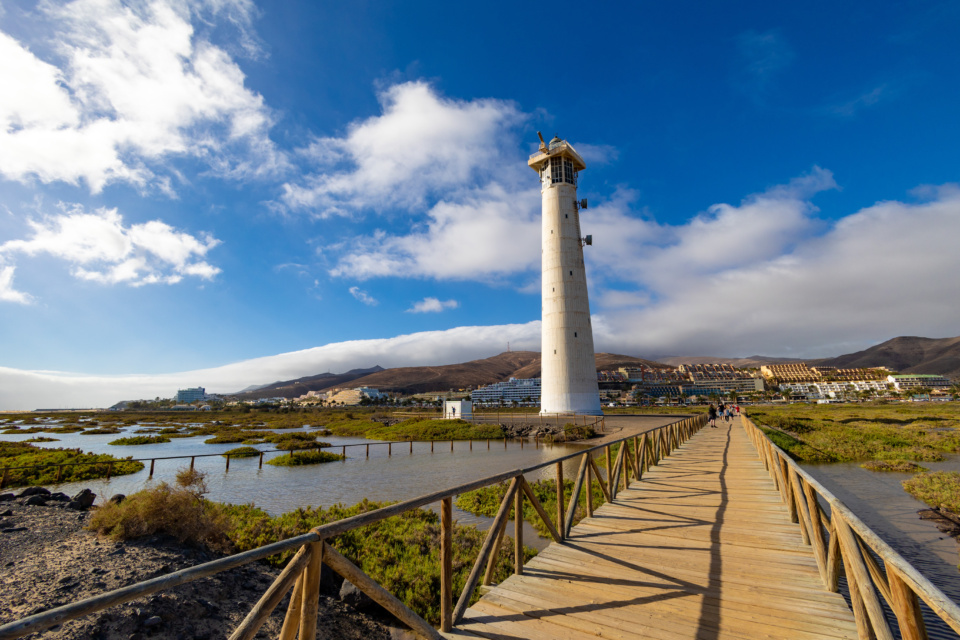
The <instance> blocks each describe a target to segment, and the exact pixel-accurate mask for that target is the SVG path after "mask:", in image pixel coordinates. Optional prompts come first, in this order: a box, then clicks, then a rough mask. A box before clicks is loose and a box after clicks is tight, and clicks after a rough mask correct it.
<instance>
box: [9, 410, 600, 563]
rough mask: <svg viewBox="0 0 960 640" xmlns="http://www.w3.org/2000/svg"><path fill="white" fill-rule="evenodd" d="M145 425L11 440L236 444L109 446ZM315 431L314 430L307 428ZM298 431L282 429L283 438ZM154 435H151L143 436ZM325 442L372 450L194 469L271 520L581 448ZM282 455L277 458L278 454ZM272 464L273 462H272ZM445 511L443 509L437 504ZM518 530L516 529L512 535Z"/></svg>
mask: <svg viewBox="0 0 960 640" xmlns="http://www.w3.org/2000/svg"><path fill="white" fill-rule="evenodd" d="M140 428H143V425H139V426H132V427H127V428H125V429H124V430H123V433H121V434H102V435H81V434H79V433H66V434H62V433H57V434H50V433H38V434H30V435H26V434H24V435H5V436H2V437H3V438H4V439H7V440H26V439H28V438H32V437H36V436H50V437H55V438H59V439H60V441H59V442H44V443H36V445H37V446H40V447H70V448H73V447H79V448H81V449H83V450H84V451H88V452H92V453H109V454H111V455H114V456H117V457H126V456H132V457H133V458H137V459H143V458H148V459H149V458H161V457H166V456H180V455H184V456H190V455H200V454H219V453H223V452H225V451H228V450H230V449H233V448H235V447H238V446H241V445H238V444H204V443H203V441H204V440H206V439H208V438H210V437H211V436H196V437H191V438H173V439H171V440H170V442H167V443H163V444H149V445H135V446H117V445H110V444H108V443H109V442H110V441H112V440H116V439H117V438H121V437H126V436H130V435H133V432H134V431H136V430H137V429H140ZM307 430H308V431H309V429H307ZM290 431H297V430H292V429H284V430H281V431H280V432H290ZM144 435H151V434H144ZM321 440H323V441H324V442H329V443H331V444H332V445H333V447H332V448H330V449H327V450H328V451H333V452H334V453H340V452H341V447H342V446H343V445H351V444H364V445H366V444H369V445H370V457H369V458H367V457H366V447H363V446H359V447H347V449H346V451H347V459H346V460H345V461H342V462H328V463H324V464H317V465H307V466H303V467H274V466H271V465H268V464H266V463H264V465H263V468H262V469H259V468H258V466H259V462H258V458H257V457H251V458H232V459H231V460H230V470H229V472H228V471H226V460H225V458H223V457H220V456H214V457H207V458H197V459H196V460H195V463H194V464H195V467H196V468H197V469H199V470H201V471H204V472H206V473H207V484H208V486H209V488H210V492H209V494H208V495H207V497H208V498H210V499H211V500H215V501H217V502H228V503H235V504H246V503H253V504H254V505H256V506H258V507H260V508H262V509H264V510H265V511H267V512H268V513H270V514H271V515H279V514H281V513H285V512H287V511H292V510H293V509H296V508H298V507H306V506H314V507H318V506H322V507H329V506H331V505H334V504H337V503H340V504H344V505H353V504H356V503H357V502H360V501H361V500H363V499H364V498H368V499H370V500H386V501H400V500H408V499H410V498H415V497H417V496H420V495H424V494H426V493H430V492H433V491H437V490H440V489H443V488H444V487H451V486H456V485H458V484H463V483H466V482H470V481H472V480H476V479H479V478H483V477H486V476H491V475H495V474H498V473H502V472H504V471H510V470H513V469H520V468H525V467H530V466H533V465H535V464H538V463H541V462H546V461H548V460H552V459H554V458H558V457H561V456H563V455H566V454H569V453H574V452H576V451H577V450H579V449H581V448H582V446H578V445H571V444H544V443H541V444H540V445H539V446H536V445H535V443H533V442H529V441H526V442H524V443H523V444H522V446H521V443H520V441H519V440H508V441H507V443H506V447H504V442H503V440H491V441H490V448H489V450H488V449H487V441H486V440H475V441H473V447H472V450H471V445H470V442H469V441H463V440H461V441H455V442H454V446H453V451H451V450H450V441H449V440H446V441H436V442H434V443H433V449H434V451H433V452H432V453H431V451H430V444H431V443H430V442H414V443H413V452H412V453H411V452H410V445H409V443H401V444H394V445H393V447H392V449H393V452H392V455H388V448H387V444H386V443H384V442H381V441H378V440H367V439H364V438H359V437H338V436H322V437H321ZM256 448H257V449H260V450H264V451H266V450H271V449H273V445H272V444H264V445H256ZM273 455H279V454H273ZM267 459H269V458H267ZM145 464H146V467H145V468H144V470H143V471H140V472H138V473H135V474H130V475H126V476H116V477H113V478H111V479H110V480H109V481H108V480H105V479H100V480H87V481H82V482H73V483H64V484H61V485H60V486H59V487H58V488H57V490H59V491H63V492H64V493H67V494H72V493H74V492H76V491H79V490H80V489H82V488H85V487H89V488H90V489H91V490H92V491H94V492H95V493H97V494H98V495H99V496H100V499H103V500H105V499H108V498H109V497H110V496H112V495H114V494H118V493H122V494H130V493H133V492H135V491H137V490H139V489H142V488H143V487H144V486H146V485H147V484H148V483H149V482H150V481H149V466H150V463H149V461H147V462H146V463H145ZM189 464H190V460H189V459H180V460H159V459H158V460H157V461H156V466H155V468H154V481H161V480H165V481H168V482H169V481H172V480H173V477H174V474H175V473H176V471H177V470H178V469H181V468H183V467H185V466H189ZM577 465H578V462H577V461H576V460H571V461H568V462H566V463H565V464H564V477H566V478H573V477H574V476H575V474H576V472H577ZM526 477H527V479H528V481H534V480H537V479H540V478H554V477H555V469H554V467H553V466H550V467H547V468H545V469H542V470H539V471H537V472H533V473H530V474H527V476H526ZM431 508H432V509H434V510H439V504H437V505H432V506H431ZM454 518H455V519H456V520H458V521H459V522H460V524H466V525H475V526H477V527H478V528H480V529H481V530H485V529H487V528H488V527H489V526H490V523H491V522H492V519H491V518H486V517H483V516H474V515H473V514H470V513H467V512H465V511H461V510H459V509H456V508H455V509H454ZM524 524H525V526H524V543H525V544H527V545H528V546H531V547H535V548H544V547H545V546H546V545H547V544H548V541H547V540H545V539H542V538H539V537H538V534H537V532H536V530H534V529H533V527H531V526H530V525H529V524H527V523H524ZM507 531H508V533H509V532H512V531H513V524H511V525H510V526H509V528H508V530H507Z"/></svg>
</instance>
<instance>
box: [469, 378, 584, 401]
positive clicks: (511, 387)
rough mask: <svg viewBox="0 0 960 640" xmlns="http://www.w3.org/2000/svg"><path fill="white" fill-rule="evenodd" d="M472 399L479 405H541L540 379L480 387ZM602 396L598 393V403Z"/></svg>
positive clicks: (515, 380)
mask: <svg viewBox="0 0 960 640" xmlns="http://www.w3.org/2000/svg"><path fill="white" fill-rule="evenodd" d="M470 399H471V400H473V401H474V402H475V403H478V404H512V403H514V402H517V403H529V404H539V403H540V378H528V379H517V378H510V379H509V380H507V381H506V382H496V383H494V384H490V385H487V386H485V387H480V388H479V389H475V390H473V391H471V392H470ZM599 401H600V394H599V392H598V393H597V402H598V403H599Z"/></svg>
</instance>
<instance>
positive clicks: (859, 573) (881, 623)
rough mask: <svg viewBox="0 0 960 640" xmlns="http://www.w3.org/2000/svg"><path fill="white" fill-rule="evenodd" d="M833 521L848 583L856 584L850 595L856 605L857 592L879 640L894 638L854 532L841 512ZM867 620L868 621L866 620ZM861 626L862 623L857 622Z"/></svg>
mask: <svg viewBox="0 0 960 640" xmlns="http://www.w3.org/2000/svg"><path fill="white" fill-rule="evenodd" d="M831 521H832V522H833V523H834V524H835V525H836V531H837V534H838V535H837V537H838V538H839V540H840V549H841V550H842V551H843V567H844V569H845V570H846V572H847V583H848V584H849V585H854V586H851V587H850V597H851V599H852V600H853V601H854V604H855V605H856V601H857V598H856V597H854V594H855V593H856V594H857V595H858V596H859V598H860V599H861V600H862V606H863V608H864V610H865V611H866V617H867V619H868V621H869V626H870V627H872V629H873V632H874V633H875V634H876V636H877V640H893V634H892V633H891V632H890V627H889V626H888V625H887V619H886V618H885V617H884V615H883V609H882V608H881V607H880V601H879V600H878V599H877V592H876V591H875V590H874V588H873V583H872V582H871V581H870V575H869V574H868V573H867V568H866V566H864V564H863V557H862V556H861V555H860V549H859V548H858V546H857V543H856V540H855V539H854V533H853V531H851V530H850V526H849V525H848V524H847V523H846V521H845V520H844V519H843V516H841V515H840V514H839V513H834V514H833V517H832V518H831ZM856 613H857V607H856V606H854V614H855V615H856ZM865 622H866V621H865ZM857 628H858V629H859V628H860V623H859V622H858V623H857Z"/></svg>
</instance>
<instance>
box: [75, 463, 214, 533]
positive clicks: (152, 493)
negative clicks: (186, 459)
mask: <svg viewBox="0 0 960 640" xmlns="http://www.w3.org/2000/svg"><path fill="white" fill-rule="evenodd" d="M206 490H207V488H206V482H205V476H204V474H203V473H202V472H199V471H196V470H191V469H182V470H180V471H179V472H178V473H177V480H176V485H175V486H170V485H168V484H167V483H166V482H161V483H160V484H158V485H156V486H154V487H150V488H149V489H144V490H142V491H138V492H137V493H134V494H132V495H129V496H127V498H126V499H125V500H123V501H122V502H120V503H119V504H117V503H112V502H108V503H107V504H105V505H103V506H102V507H100V509H98V510H97V511H95V512H94V514H93V516H92V517H91V518H90V523H89V524H88V525H87V528H88V529H90V530H91V531H96V532H97V533H100V534H102V535H106V536H109V537H111V538H113V539H114V540H129V539H132V538H139V537H141V536H149V535H156V534H167V535H170V536H173V537H175V538H176V539H177V540H179V541H180V542H184V543H188V544H196V545H201V544H202V545H205V546H207V547H209V548H211V549H214V550H218V551H228V550H230V548H231V546H232V545H231V544H230V542H229V539H228V538H227V536H226V532H227V529H228V522H229V521H228V519H227V517H226V516H225V515H224V514H223V513H222V512H221V511H220V510H219V509H215V508H210V507H209V506H208V505H209V503H207V502H206V501H205V500H204V498H203V494H204V493H206Z"/></svg>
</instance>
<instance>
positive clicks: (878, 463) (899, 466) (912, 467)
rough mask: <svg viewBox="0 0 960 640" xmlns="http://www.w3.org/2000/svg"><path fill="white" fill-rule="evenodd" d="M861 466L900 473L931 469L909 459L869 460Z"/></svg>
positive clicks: (873, 469) (872, 469)
mask: <svg viewBox="0 0 960 640" xmlns="http://www.w3.org/2000/svg"><path fill="white" fill-rule="evenodd" d="M860 466H861V467H863V468H864V469H867V470H869V471H896V472H899V473H919V472H921V471H929V469H927V468H926V467H921V466H920V465H918V464H917V463H916V462H910V461H909V460H869V461H867V462H864V463H863V464H861V465H860Z"/></svg>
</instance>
